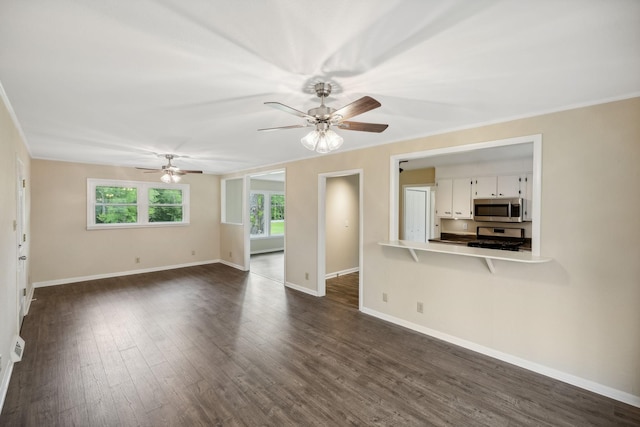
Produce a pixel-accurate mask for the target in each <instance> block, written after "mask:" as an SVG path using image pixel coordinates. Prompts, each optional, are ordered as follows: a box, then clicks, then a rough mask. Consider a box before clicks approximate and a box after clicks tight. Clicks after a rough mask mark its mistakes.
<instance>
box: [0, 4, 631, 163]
mask: <svg viewBox="0 0 640 427" xmlns="http://www.w3.org/2000/svg"><path fill="white" fill-rule="evenodd" d="M639 52H640V1H637V0H606V1H604V0H562V1H557V0H531V1H525V0H520V1H515V0H514V1H495V0H475V1H471V0H458V1H452V0H429V1H427V0H413V1H411V0H405V1H398V0H396V1H393V0H370V1H365V0H350V1H341V0H330V1H323V2H315V1H314V2H311V1H295V2H294V1H289V0H280V1H211V0H189V1H186V0H181V1H178V0H166V1H161V0H155V1H152V0H146V1H144V0H138V1H127V2H109V1H102V0H84V1H71V0H57V1H49V0H46V1H45V0H40V1H36V0H30V1H24V0H0V83H1V84H2V86H3V87H4V90H5V92H6V96H7V97H8V99H9V101H10V102H11V105H12V107H13V109H14V111H15V115H16V116H17V119H18V121H19V123H20V125H21V127H22V131H23V133H24V135H25V137H26V140H27V144H28V146H29V149H30V151H31V154H32V156H33V157H34V158H40V159H55V160H64V161H73V162H87V163H100V164H111V165H122V166H143V167H157V166H160V165H161V164H162V163H163V160H162V159H159V158H158V157H157V154H163V153H173V154H177V155H179V156H183V158H181V159H178V160H176V161H175V163H176V165H177V166H180V167H183V168H185V169H202V170H204V171H205V172H210V173H226V172H232V171H238V170H245V169H248V168H253V167H257V166H264V165H273V164H277V163H280V162H285V161H290V160H294V159H300V158H305V157H311V156H318V154H315V153H312V152H309V151H307V150H306V149H305V148H303V147H302V146H301V145H300V143H299V140H300V138H301V137H302V136H303V135H304V134H306V133H307V131H308V129H307V130H305V129H292V130H283V131H278V132H257V129H259V128H266V127H274V126H284V125H292V124H300V123H301V119H299V118H298V117H295V116H293V115H289V114H286V113H285V112H282V111H279V110H276V109H273V108H269V107H268V106H265V105H263V103H264V102H265V101H278V102H282V103H284V104H287V105H290V106H292V107H294V108H296V109H298V110H304V111H306V110H308V109H309V108H312V107H315V106H317V105H318V98H317V97H315V95H314V94H313V93H312V91H311V87H312V85H313V83H316V82H319V81H327V82H330V83H332V84H333V85H334V93H333V94H332V95H331V97H330V98H329V99H328V102H327V103H328V105H330V106H333V107H335V108H339V107H341V106H343V105H345V104H348V103H350V102H352V101H355V100H356V99H358V98H360V97H361V96H364V95H370V96H372V97H374V98H376V99H377V100H378V101H380V102H381V103H382V107H380V108H378V109H376V110H373V111H370V112H367V113H365V114H363V115H361V116H358V117H357V118H356V119H354V120H358V121H360V120H361V121H366V122H377V123H388V124H389V128H388V129H387V130H386V131H385V132H383V133H381V134H375V133H368V132H354V131H340V130H339V131H338V132H339V133H340V134H341V135H342V136H343V137H344V139H345V143H344V145H343V148H342V150H351V149H357V148H362V147H365V146H371V145H378V144H384V143H389V142H395V141H400V140H405V139H409V138H414V137H419V136H423V135H429V134H434V133H438V132H442V131H445V130H451V129H456V128H461V127H468V126H473V125H476V124H482V123H487V122H496V121H501V120H506V119H510V118H514V117H522V116H527V115H534V114H538V113H544V112H549V111H555V110H559V109H564V108H568V107H571V106H578V105H586V104H592V103H597V102H601V101H606V100H612V99H621V98H626V97H630V96H638V95H639V94H640V54H639Z"/></svg>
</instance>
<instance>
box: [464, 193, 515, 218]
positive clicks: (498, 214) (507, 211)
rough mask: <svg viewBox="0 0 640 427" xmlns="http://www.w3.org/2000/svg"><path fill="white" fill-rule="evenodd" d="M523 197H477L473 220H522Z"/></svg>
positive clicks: (474, 204)
mask: <svg viewBox="0 0 640 427" xmlns="http://www.w3.org/2000/svg"><path fill="white" fill-rule="evenodd" d="M522 214H523V209H522V199H519V198H508V199H499V198H498V199H475V200H474V201H473V220H474V221H488V222H522V221H523V215H522Z"/></svg>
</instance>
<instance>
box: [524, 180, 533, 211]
mask: <svg viewBox="0 0 640 427" xmlns="http://www.w3.org/2000/svg"><path fill="white" fill-rule="evenodd" d="M524 187H525V191H523V192H522V198H523V199H524V220H525V221H531V220H532V215H531V208H532V207H533V203H532V200H533V174H532V173H528V174H527V175H526V177H525V179H524Z"/></svg>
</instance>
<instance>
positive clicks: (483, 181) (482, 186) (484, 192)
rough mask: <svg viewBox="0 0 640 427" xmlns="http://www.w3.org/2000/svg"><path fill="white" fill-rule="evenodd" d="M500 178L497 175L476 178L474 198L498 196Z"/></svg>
mask: <svg viewBox="0 0 640 427" xmlns="http://www.w3.org/2000/svg"><path fill="white" fill-rule="evenodd" d="M497 186H498V178H497V177H495V176H482V177H479V178H476V179H475V180H474V190H473V198H474V199H490V198H492V197H496V193H497V190H496V189H497Z"/></svg>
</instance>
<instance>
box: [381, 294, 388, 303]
mask: <svg viewBox="0 0 640 427" xmlns="http://www.w3.org/2000/svg"><path fill="white" fill-rule="evenodd" d="M388 300H389V299H388V298H387V293H386V292H383V293H382V301H383V302H387V301H388Z"/></svg>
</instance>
